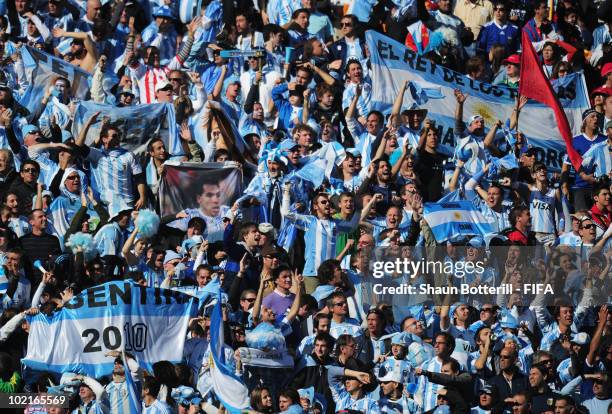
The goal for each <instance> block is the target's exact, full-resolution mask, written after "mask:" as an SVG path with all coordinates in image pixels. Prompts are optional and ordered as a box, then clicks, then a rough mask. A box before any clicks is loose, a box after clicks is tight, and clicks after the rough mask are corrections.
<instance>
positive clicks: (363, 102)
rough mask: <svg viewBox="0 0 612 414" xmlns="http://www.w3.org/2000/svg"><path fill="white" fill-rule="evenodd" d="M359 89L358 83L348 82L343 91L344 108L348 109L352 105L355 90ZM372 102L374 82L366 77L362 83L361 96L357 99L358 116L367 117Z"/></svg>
mask: <svg viewBox="0 0 612 414" xmlns="http://www.w3.org/2000/svg"><path fill="white" fill-rule="evenodd" d="M356 89H357V84H355V83H352V82H347V83H346V85H345V87H344V92H343V93H342V109H346V108H348V107H349V106H350V105H351V102H352V101H353V98H354V97H355V92H356ZM371 104H372V83H371V81H370V80H369V79H364V81H363V82H362V83H361V96H360V97H359V99H358V100H357V114H356V115H355V116H356V117H360V116H363V117H367V116H368V113H369V112H370V110H371Z"/></svg>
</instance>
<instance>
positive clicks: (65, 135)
mask: <svg viewBox="0 0 612 414" xmlns="http://www.w3.org/2000/svg"><path fill="white" fill-rule="evenodd" d="M72 138H73V137H72V134H71V133H70V131H66V130H65V129H62V142H66V141H68V140H69V139H72Z"/></svg>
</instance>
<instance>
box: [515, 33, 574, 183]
mask: <svg viewBox="0 0 612 414" xmlns="http://www.w3.org/2000/svg"><path fill="white" fill-rule="evenodd" d="M522 49H523V53H522V54H521V78H520V81H519V94H521V95H522V96H526V97H527V98H530V99H533V100H536V101H538V102H541V103H543V104H544V105H547V106H549V107H551V108H552V110H553V111H554V113H555V119H556V121H557V125H558V126H559V132H560V133H561V136H562V137H563V141H565V147H566V149H567V155H568V156H569V159H570V161H571V163H572V165H573V166H574V169H575V170H576V171H578V170H579V169H580V165H581V164H582V157H581V156H580V154H579V153H578V151H576V149H575V148H574V146H573V145H572V139H573V136H572V130H571V129H570V126H569V122H568V121H567V117H566V116H565V112H563V108H562V107H561V103H560V102H559V99H558V98H557V95H555V91H554V90H553V88H552V85H551V84H550V82H549V81H548V79H547V78H546V76H545V75H544V70H543V69H542V65H541V64H540V61H539V59H538V56H537V54H536V51H535V50H534V48H533V45H532V44H531V41H530V40H529V37H528V36H527V33H526V32H525V31H523V40H522Z"/></svg>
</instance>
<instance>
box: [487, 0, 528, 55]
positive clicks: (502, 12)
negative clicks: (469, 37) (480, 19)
mask: <svg viewBox="0 0 612 414" xmlns="http://www.w3.org/2000/svg"><path fill="white" fill-rule="evenodd" d="M520 38H521V36H520V30H519V28H518V27H516V26H515V25H513V24H512V23H510V22H508V5H507V4H506V2H505V1H499V2H497V3H496V4H495V6H493V20H492V21H490V22H489V23H487V24H485V25H484V27H483V28H482V30H481V31H480V35H479V36H478V51H479V52H480V53H483V54H485V53H486V54H488V53H489V50H491V48H492V47H493V46H495V45H501V46H503V47H504V48H505V50H506V55H511V54H513V53H516V51H517V50H518V46H519V41H520Z"/></svg>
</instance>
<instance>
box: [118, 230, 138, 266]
mask: <svg viewBox="0 0 612 414" xmlns="http://www.w3.org/2000/svg"><path fill="white" fill-rule="evenodd" d="M137 235H138V228H135V229H134V231H133V232H132V234H130V237H128V238H127V240H126V241H125V243H124V244H123V248H122V249H121V253H122V254H123V257H125V260H126V261H127V264H128V265H129V266H136V265H137V264H138V257H136V255H135V254H134V253H132V245H133V244H134V240H136V236H137Z"/></svg>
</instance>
